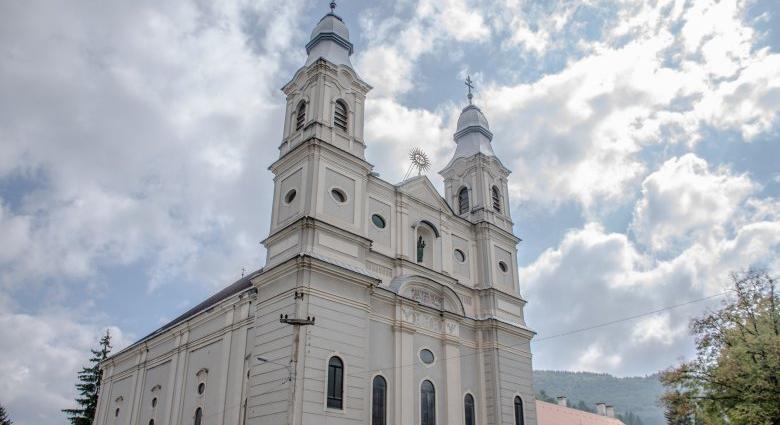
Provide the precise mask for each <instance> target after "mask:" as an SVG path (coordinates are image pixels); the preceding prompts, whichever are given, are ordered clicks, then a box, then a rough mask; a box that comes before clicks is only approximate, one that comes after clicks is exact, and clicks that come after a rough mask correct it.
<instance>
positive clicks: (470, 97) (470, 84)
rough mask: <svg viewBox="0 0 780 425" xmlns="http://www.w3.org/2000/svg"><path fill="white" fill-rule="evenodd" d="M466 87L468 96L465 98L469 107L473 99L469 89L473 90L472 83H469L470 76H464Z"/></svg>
mask: <svg viewBox="0 0 780 425" xmlns="http://www.w3.org/2000/svg"><path fill="white" fill-rule="evenodd" d="M466 87H468V88H469V94H468V96H467V97H468V98H469V105H471V99H473V98H474V95H473V94H471V89H473V88H474V84H473V83H472V81H471V75H467V76H466Z"/></svg>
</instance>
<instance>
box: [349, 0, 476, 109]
mask: <svg viewBox="0 0 780 425" xmlns="http://www.w3.org/2000/svg"><path fill="white" fill-rule="evenodd" d="M381 8H382V10H384V9H385V8H386V5H384V4H383V5H382V6H381ZM411 14H412V16H411V18H409V19H404V20H401V19H386V15H385V14H384V13H379V12H374V11H369V12H367V13H366V14H365V15H364V17H363V20H362V21H361V27H362V28H363V29H364V30H365V31H363V34H362V35H363V37H364V38H368V39H369V46H368V48H367V49H366V50H365V51H362V52H357V55H356V56H357V60H356V65H357V66H356V67H357V69H358V70H359V71H360V73H361V75H364V76H365V77H366V78H367V79H368V80H369V81H377V82H382V84H376V87H375V88H374V91H373V92H372V96H373V98H374V99H376V98H382V97H395V96H397V95H399V94H403V93H407V92H409V91H410V90H411V89H412V88H414V87H415V81H414V71H415V67H416V66H417V61H418V60H419V59H420V58H421V57H422V56H423V55H425V54H427V53H430V52H431V51H432V50H433V49H434V48H436V47H437V46H441V45H442V43H443V42H445V41H451V40H456V41H460V42H484V41H486V40H488V39H489V37H490V28H489V27H488V26H487V25H486V23H485V20H484V18H483V16H482V14H481V13H480V12H479V9H478V8H474V7H468V5H467V4H466V3H465V1H464V0H445V1H440V0H424V1H420V2H418V3H417V4H415V5H414V6H413V10H412V12H411ZM378 21H379V22H378Z"/></svg>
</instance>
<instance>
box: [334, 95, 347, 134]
mask: <svg viewBox="0 0 780 425" xmlns="http://www.w3.org/2000/svg"><path fill="white" fill-rule="evenodd" d="M333 125H335V126H336V127H338V128H340V129H342V130H344V131H347V104H346V103H344V101H343V100H337V101H336V106H335V109H334V110H333Z"/></svg>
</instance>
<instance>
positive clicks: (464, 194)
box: [458, 187, 469, 214]
mask: <svg viewBox="0 0 780 425" xmlns="http://www.w3.org/2000/svg"><path fill="white" fill-rule="evenodd" d="M467 212H469V190H468V189H467V188H465V187H464V188H462V189H460V191H459V192H458V214H465V213H467Z"/></svg>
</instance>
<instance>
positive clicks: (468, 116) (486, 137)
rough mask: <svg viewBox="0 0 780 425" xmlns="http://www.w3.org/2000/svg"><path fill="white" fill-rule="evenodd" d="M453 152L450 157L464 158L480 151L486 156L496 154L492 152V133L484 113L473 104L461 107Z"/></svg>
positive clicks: (453, 158)
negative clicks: (455, 145)
mask: <svg viewBox="0 0 780 425" xmlns="http://www.w3.org/2000/svg"><path fill="white" fill-rule="evenodd" d="M454 138H455V143H457V145H458V146H457V147H456V148H455V154H454V155H453V157H452V160H453V161H454V160H455V159H456V158H466V157H470V156H472V155H476V154H478V153H481V154H483V155H487V156H496V154H495V153H494V152H493V145H491V144H490V141H491V140H493V133H491V132H490V125H489V124H488V120H487V118H485V114H483V113H482V110H480V109H479V108H478V107H476V106H475V105H468V106H466V107H465V108H463V111H462V112H461V113H460V117H459V118H458V130H457V131H456V132H455V136H454Z"/></svg>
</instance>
